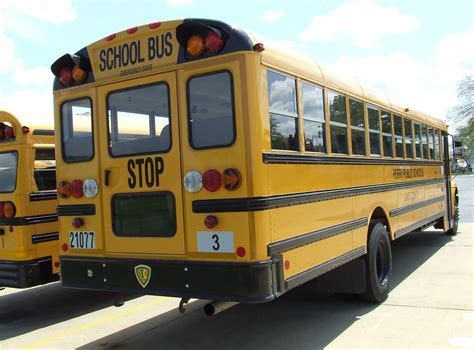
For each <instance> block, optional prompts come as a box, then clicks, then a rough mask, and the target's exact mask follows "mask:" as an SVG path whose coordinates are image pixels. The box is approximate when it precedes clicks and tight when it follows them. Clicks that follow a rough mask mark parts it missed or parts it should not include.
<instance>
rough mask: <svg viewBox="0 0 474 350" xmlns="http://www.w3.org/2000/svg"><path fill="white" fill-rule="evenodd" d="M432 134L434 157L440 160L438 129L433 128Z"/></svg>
mask: <svg viewBox="0 0 474 350" xmlns="http://www.w3.org/2000/svg"><path fill="white" fill-rule="evenodd" d="M434 136H435V159H436V160H440V159H441V153H440V142H439V130H438V129H434Z"/></svg>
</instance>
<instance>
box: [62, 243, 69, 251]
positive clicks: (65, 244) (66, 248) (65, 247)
mask: <svg viewBox="0 0 474 350" xmlns="http://www.w3.org/2000/svg"><path fill="white" fill-rule="evenodd" d="M61 249H62V250H63V252H67V251H68V250H69V245H68V244H67V243H63V245H62V246H61Z"/></svg>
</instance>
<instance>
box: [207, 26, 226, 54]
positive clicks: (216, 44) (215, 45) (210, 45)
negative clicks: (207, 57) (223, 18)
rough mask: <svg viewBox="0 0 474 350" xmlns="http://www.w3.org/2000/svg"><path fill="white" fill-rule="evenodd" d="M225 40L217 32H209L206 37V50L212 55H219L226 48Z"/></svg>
mask: <svg viewBox="0 0 474 350" xmlns="http://www.w3.org/2000/svg"><path fill="white" fill-rule="evenodd" d="M224 44H225V40H224V39H223V38H222V37H221V36H220V34H218V33H217V32H214V31H212V32H209V33H207V35H206V49H208V50H209V51H211V52H212V53H218V52H219V51H221V50H222V48H223V47H224Z"/></svg>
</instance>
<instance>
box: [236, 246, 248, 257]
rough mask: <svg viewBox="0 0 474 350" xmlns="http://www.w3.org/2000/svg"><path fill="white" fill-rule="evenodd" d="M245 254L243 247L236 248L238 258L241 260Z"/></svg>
mask: <svg viewBox="0 0 474 350" xmlns="http://www.w3.org/2000/svg"><path fill="white" fill-rule="evenodd" d="M245 254H246V251H245V248H244V247H238V248H237V256H238V257H239V258H243V257H244V256H245Z"/></svg>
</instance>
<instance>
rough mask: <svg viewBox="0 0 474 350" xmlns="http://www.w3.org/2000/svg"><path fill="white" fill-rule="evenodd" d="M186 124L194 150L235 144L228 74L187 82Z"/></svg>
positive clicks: (223, 72)
mask: <svg viewBox="0 0 474 350" xmlns="http://www.w3.org/2000/svg"><path fill="white" fill-rule="evenodd" d="M188 123H189V124H188V125H189V135H190V144H191V146H192V147H193V148H194V149H204V148H213V147H226V146H230V145H232V144H233V143H234V140H235V125H234V124H235V122H234V96H233V88H232V76H231V74H230V72H228V71H222V72H217V73H211V74H206V75H199V76H195V77H192V78H190V79H189V81H188Z"/></svg>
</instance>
